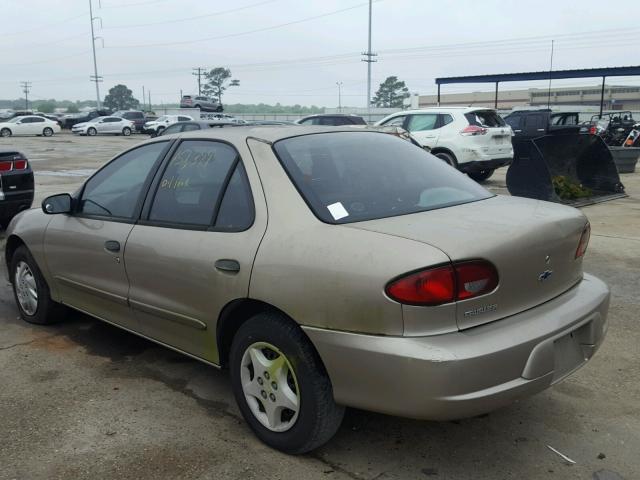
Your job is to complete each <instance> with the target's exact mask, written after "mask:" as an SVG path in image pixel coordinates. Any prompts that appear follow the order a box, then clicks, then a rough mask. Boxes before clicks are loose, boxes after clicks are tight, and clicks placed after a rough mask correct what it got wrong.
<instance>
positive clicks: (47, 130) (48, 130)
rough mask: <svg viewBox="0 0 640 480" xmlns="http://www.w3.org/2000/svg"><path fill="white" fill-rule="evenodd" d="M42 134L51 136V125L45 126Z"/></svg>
mask: <svg viewBox="0 0 640 480" xmlns="http://www.w3.org/2000/svg"><path fill="white" fill-rule="evenodd" d="M42 136H43V137H51V136H53V129H52V128H51V127H46V128H45V129H44V130H42Z"/></svg>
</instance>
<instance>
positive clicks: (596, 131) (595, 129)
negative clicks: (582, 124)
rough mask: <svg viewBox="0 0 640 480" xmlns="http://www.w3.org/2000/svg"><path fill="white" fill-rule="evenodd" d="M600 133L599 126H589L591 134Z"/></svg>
mask: <svg viewBox="0 0 640 480" xmlns="http://www.w3.org/2000/svg"><path fill="white" fill-rule="evenodd" d="M597 133H598V127H596V126H595V125H591V126H590V127H589V135H595V134H597Z"/></svg>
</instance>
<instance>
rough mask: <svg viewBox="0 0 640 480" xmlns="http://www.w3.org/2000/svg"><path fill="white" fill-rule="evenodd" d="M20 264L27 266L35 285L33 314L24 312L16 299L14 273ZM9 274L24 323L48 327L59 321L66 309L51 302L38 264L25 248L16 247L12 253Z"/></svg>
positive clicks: (16, 297) (15, 296) (47, 287)
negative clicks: (35, 295) (35, 299)
mask: <svg viewBox="0 0 640 480" xmlns="http://www.w3.org/2000/svg"><path fill="white" fill-rule="evenodd" d="M21 262H24V263H26V264H27V266H28V267H29V270H30V271H31V273H32V274H33V278H34V280H35V284H36V290H37V308H36V310H35V312H33V313H28V312H27V311H25V309H24V308H23V307H22V305H21V303H20V300H19V299H18V292H17V288H16V286H17V285H16V283H17V278H16V272H17V269H18V266H19V265H20V264H21ZM9 272H10V275H11V284H12V285H13V296H14V298H15V301H16V305H17V306H18V310H19V312H20V316H21V317H22V319H23V320H24V321H26V322H29V323H35V324H38V325H48V324H51V323H55V322H57V321H60V320H61V319H62V318H63V317H64V316H65V313H66V308H65V307H64V306H63V305H61V304H59V303H57V302H54V301H53V300H51V295H50V292H49V286H48V285H47V282H46V281H45V279H44V277H43V276H42V273H41V272H40V269H39V268H38V264H37V263H36V261H35V259H34V258H33V256H32V255H31V252H30V251H29V249H28V248H27V247H26V246H24V245H22V246H20V247H18V248H17V249H16V251H15V252H14V253H13V256H12V257H11V266H10V270H9Z"/></svg>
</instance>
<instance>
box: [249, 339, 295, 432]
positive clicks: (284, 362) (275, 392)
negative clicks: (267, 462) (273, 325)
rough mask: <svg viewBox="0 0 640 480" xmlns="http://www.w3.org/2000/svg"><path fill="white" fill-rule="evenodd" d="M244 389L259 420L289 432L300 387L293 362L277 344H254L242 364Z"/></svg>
mask: <svg viewBox="0 0 640 480" xmlns="http://www.w3.org/2000/svg"><path fill="white" fill-rule="evenodd" d="M240 381H241V382H242V391H243V392H244V396H245V398H246V400H247V404H248V405H249V408H250V409H251V413H253V415H254V416H255V417H256V418H257V419H258V421H259V422H260V423H261V424H262V425H264V426H265V427H266V428H268V429H269V430H271V431H272V432H285V431H287V430H289V429H290V428H291V427H293V425H294V424H295V423H296V420H297V419H298V412H299V410H300V390H299V388H298V381H297V379H296V375H295V373H294V371H293V368H292V367H291V363H289V360H288V359H287V357H285V355H284V354H283V353H282V352H281V351H280V350H278V349H277V348H276V347H274V346H273V345H271V344H269V343H266V342H257V343H254V344H252V345H250V346H249V347H248V348H247V349H246V350H245V352H244V355H243V356H242V363H241V365H240Z"/></svg>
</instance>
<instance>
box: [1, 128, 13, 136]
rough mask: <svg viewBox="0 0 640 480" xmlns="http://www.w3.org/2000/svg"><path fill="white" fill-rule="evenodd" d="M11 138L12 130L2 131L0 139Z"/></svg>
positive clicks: (4, 129)
mask: <svg viewBox="0 0 640 480" xmlns="http://www.w3.org/2000/svg"><path fill="white" fill-rule="evenodd" d="M10 136H11V130H9V129H8V128H3V129H2V130H0V137H10Z"/></svg>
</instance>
